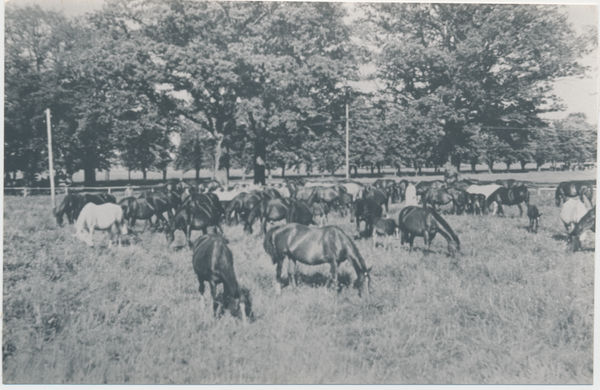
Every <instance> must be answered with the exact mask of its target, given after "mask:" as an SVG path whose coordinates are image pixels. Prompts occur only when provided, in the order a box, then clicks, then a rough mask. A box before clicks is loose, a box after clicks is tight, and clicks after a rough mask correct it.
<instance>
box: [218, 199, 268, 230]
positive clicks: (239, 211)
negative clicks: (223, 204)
mask: <svg viewBox="0 0 600 390" xmlns="http://www.w3.org/2000/svg"><path fill="white" fill-rule="evenodd" d="M264 197H265V196H264V194H262V193H260V192H258V193H256V192H253V193H249V192H241V193H240V194H238V195H237V196H236V197H235V198H233V200H232V201H231V202H230V203H229V206H228V207H227V209H226V210H225V223H226V224H228V225H231V223H232V222H233V215H234V214H235V219H236V221H237V222H238V223H239V222H243V223H244V225H245V224H246V221H247V219H248V215H249V214H250V212H251V211H252V209H254V207H256V205H257V204H258V203H260V201H261V200H262V199H263V198H264Z"/></svg>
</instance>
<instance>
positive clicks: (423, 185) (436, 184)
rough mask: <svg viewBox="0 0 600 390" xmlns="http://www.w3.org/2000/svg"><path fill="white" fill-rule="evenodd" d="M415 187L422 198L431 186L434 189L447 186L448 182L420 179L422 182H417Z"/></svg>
mask: <svg viewBox="0 0 600 390" xmlns="http://www.w3.org/2000/svg"><path fill="white" fill-rule="evenodd" d="M415 187H416V189H417V196H420V197H421V198H422V197H423V195H425V193H426V192H427V191H428V190H429V189H430V188H434V189H440V188H445V187H446V183H444V182H443V181H441V180H432V181H420V182H418V183H417V185H416V186H415Z"/></svg>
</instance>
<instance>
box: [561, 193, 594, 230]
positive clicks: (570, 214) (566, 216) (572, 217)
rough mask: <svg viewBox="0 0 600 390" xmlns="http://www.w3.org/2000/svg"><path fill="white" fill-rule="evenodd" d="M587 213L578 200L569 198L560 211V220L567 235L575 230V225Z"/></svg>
mask: <svg viewBox="0 0 600 390" xmlns="http://www.w3.org/2000/svg"><path fill="white" fill-rule="evenodd" d="M587 212H588V209H587V208H586V207H585V205H584V204H583V203H582V202H580V201H579V199H576V198H570V199H568V200H567V201H566V202H565V203H564V204H563V207H562V209H561V210H560V219H561V220H562V221H563V223H564V224H565V229H567V233H570V232H571V231H572V230H573V229H574V228H575V225H577V223H578V222H579V221H580V220H581V218H583V216H584V215H585V214H586V213H587Z"/></svg>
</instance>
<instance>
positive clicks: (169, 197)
mask: <svg viewBox="0 0 600 390" xmlns="http://www.w3.org/2000/svg"><path fill="white" fill-rule="evenodd" d="M140 198H143V199H146V200H147V201H148V203H149V204H150V206H152V208H154V215H156V219H157V221H156V223H157V224H158V223H159V221H160V222H162V223H163V225H166V224H167V220H166V219H165V217H164V215H163V214H164V213H167V215H168V216H169V221H170V220H171V219H172V218H173V211H175V210H177V209H178V208H179V206H180V204H181V198H180V197H179V195H177V193H176V192H173V191H169V192H168V193H165V192H145V193H143V194H142V195H140V197H139V198H138V199H140Z"/></svg>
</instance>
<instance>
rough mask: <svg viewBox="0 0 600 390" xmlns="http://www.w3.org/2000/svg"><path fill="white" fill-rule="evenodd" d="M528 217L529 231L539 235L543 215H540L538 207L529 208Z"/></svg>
mask: <svg viewBox="0 0 600 390" xmlns="http://www.w3.org/2000/svg"><path fill="white" fill-rule="evenodd" d="M527 216H528V217H529V231H530V232H531V233H537V232H538V227H539V226H540V220H541V218H542V213H540V210H538V208H537V206H534V205H531V206H529V207H527Z"/></svg>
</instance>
